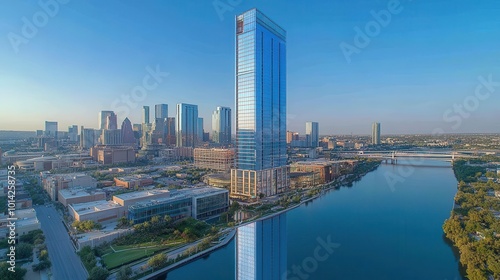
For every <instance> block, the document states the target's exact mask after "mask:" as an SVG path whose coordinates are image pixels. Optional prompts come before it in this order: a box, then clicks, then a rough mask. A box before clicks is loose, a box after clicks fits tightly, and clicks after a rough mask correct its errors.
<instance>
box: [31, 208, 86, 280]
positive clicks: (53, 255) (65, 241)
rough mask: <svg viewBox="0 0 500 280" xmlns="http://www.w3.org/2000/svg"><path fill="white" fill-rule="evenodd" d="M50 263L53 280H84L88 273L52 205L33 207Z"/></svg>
mask: <svg viewBox="0 0 500 280" xmlns="http://www.w3.org/2000/svg"><path fill="white" fill-rule="evenodd" d="M34 208H35V210H36V216H37V217H38V220H39V221H40V223H41V226H42V230H43V234H44V235H45V243H46V244H47V248H48V250H49V257H50V261H51V262H52V268H51V271H52V275H53V279H54V280H68V279H72V280H86V279H87V276H88V273H87V271H86V270H85V268H84V267H83V264H82V262H81V261H80V258H79V257H78V255H77V254H76V252H75V249H74V247H73V245H72V244H71V240H70V239H69V235H68V232H67V230H66V228H65V227H64V225H63V223H62V218H61V216H60V215H59V213H58V212H57V211H56V209H54V207H53V206H52V205H50V207H47V206H44V205H42V206H35V207H34Z"/></svg>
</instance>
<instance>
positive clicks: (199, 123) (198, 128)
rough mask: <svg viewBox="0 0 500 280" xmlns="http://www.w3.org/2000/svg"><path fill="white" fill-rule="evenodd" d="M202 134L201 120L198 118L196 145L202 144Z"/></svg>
mask: <svg viewBox="0 0 500 280" xmlns="http://www.w3.org/2000/svg"><path fill="white" fill-rule="evenodd" d="M203 133H204V130H203V118H198V123H197V125H196V137H197V140H196V141H198V142H197V143H201V142H203Z"/></svg>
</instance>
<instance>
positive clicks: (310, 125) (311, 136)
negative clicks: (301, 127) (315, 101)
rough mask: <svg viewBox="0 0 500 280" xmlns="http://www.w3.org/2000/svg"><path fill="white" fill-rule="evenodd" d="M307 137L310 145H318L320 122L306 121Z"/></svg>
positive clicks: (314, 146)
mask: <svg viewBox="0 0 500 280" xmlns="http://www.w3.org/2000/svg"><path fill="white" fill-rule="evenodd" d="M306 139H307V146H308V147H313V148H316V147H318V144H319V124H318V123H317V122H306Z"/></svg>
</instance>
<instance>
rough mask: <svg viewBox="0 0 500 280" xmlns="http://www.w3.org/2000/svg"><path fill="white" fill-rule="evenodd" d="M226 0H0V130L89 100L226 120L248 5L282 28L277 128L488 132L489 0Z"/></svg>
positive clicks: (492, 102)
mask: <svg viewBox="0 0 500 280" xmlns="http://www.w3.org/2000/svg"><path fill="white" fill-rule="evenodd" d="M56 2H57V1H56ZM233 2H238V1H233ZM233 2H231V3H230V5H229V4H225V5H226V6H224V8H222V7H217V6H216V5H215V4H214V3H215V2H213V3H212V2H211V1H208V2H202V1H199V2H196V1H181V2H165V1H159V0H156V1H148V2H145V3H143V2H140V3H139V2H123V1H117V0H110V1H104V2H94V1H85V2H79V1H71V2H65V3H64V4H63V3H59V2H57V3H59V4H58V5H59V6H58V9H57V11H56V12H54V13H53V14H51V15H50V16H47V18H48V20H47V22H45V24H43V25H40V26H38V25H37V26H35V25H36V24H35V23H36V22H37V20H33V19H34V17H33V16H34V15H35V14H37V13H39V12H42V13H46V7H41V6H40V5H39V4H38V2H23V1H15V2H12V3H10V4H9V5H8V6H6V7H5V9H2V10H1V11H0V18H1V21H0V23H1V24H0V34H3V36H5V37H4V38H5V40H4V44H0V60H1V61H4V63H2V65H0V75H1V76H2V78H3V79H2V83H0V92H3V93H5V95H4V96H3V97H2V102H3V104H8V105H9V106H5V107H4V108H3V110H2V111H1V112H0V129H6V130H21V131H29V130H37V129H44V121H46V120H53V121H57V122H58V124H59V127H62V128H66V127H68V126H69V125H73V124H76V125H78V126H79V127H81V126H82V125H83V126H84V127H89V128H96V127H97V116H98V113H99V111H103V110H113V111H115V113H117V115H118V123H121V122H122V121H123V119H124V118H125V117H128V118H129V119H130V120H131V122H132V123H139V122H140V120H141V111H142V110H141V108H142V106H150V108H151V113H152V115H153V113H154V105H155V104H168V105H169V113H168V115H169V116H173V115H175V105H176V104H178V103H189V104H196V105H198V106H199V116H200V117H202V118H204V119H205V121H204V128H205V130H206V131H211V113H212V112H213V111H214V110H215V108H216V107H217V106H224V107H229V108H231V109H232V110H233V116H232V119H233V120H234V119H235V118H234V114H235V113H236V112H235V111H236V110H235V107H234V103H235V96H234V95H235V93H234V87H235V85H234V80H235V69H234V67H235V22H234V20H235V18H234V17H235V15H237V14H239V13H241V12H243V11H246V10H249V9H251V8H254V7H256V8H257V9H259V10H261V11H263V12H264V13H265V14H266V15H267V16H269V17H270V18H271V19H272V20H273V21H275V22H278V23H279V24H280V26H282V27H283V28H284V29H285V30H286V31H287V38H288V40H287V73H288V74H287V75H288V77H287V81H288V83H287V120H288V121H287V122H288V130H291V131H296V132H299V133H301V134H302V133H304V132H305V122H307V121H315V122H319V132H320V134H345V135H348V134H351V133H354V134H369V133H370V131H371V123H373V122H375V121H376V122H380V123H381V124H382V128H381V130H382V133H383V132H384V131H385V132H386V134H387V133H389V134H409V135H412V134H424V133H427V134H435V133H445V134H449V133H451V134H455V133H500V125H499V124H498V121H497V120H498V119H499V118H500V112H499V111H498V108H497V107H498V106H497V104H500V94H498V93H499V92H500V63H499V62H500V61H498V59H495V58H498V57H500V29H498V28H494V27H495V26H499V25H500V17H498V14H499V12H500V4H499V3H498V2H497V1H492V0H487V1H484V2H481V3H475V2H470V1H465V0H457V1H456V2H454V3H453V7H450V5H449V3H442V2H436V1H432V0H421V1H408V0H401V1H389V0H388V1H369V0H353V1H329V2H323V1H322V2H314V3H310V2H307V3H306V2H301V1H290V0H289V1H285V0H276V1H272V2H269V1H264V0H255V1H239V3H233ZM224 3H225V2H224ZM390 3H396V4H397V5H393V6H391V5H389V4H390ZM109 11H113V13H110V12H109ZM34 22H35V23H34ZM30 26H31V28H30ZM33 27H34V28H33ZM30 32H31V33H30ZM134 96H135V97H134ZM14 120H15V121H14ZM61 131H64V130H61Z"/></svg>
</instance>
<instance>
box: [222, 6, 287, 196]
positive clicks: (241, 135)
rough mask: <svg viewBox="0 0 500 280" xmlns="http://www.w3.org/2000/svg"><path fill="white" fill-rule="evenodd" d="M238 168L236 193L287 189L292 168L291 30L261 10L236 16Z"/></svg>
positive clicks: (271, 192) (233, 190) (233, 189)
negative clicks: (288, 108) (288, 68)
mask: <svg viewBox="0 0 500 280" xmlns="http://www.w3.org/2000/svg"><path fill="white" fill-rule="evenodd" d="M236 37H237V38H236V147H237V156H236V169H233V170H231V195H232V196H233V197H242V198H257V197H263V196H271V195H275V194H278V193H282V192H284V191H285V190H286V189H287V188H288V186H289V184H290V180H289V176H288V167H287V166H286V162H287V154H286V31H285V30H284V29H283V28H281V27H280V26H279V25H277V24H276V23H275V22H273V21H272V20H271V19H270V18H268V17H267V16H265V15H264V14H263V13H261V12H260V11H258V10H257V9H252V10H249V11H247V12H245V13H243V14H241V15H238V16H237V17H236Z"/></svg>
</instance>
